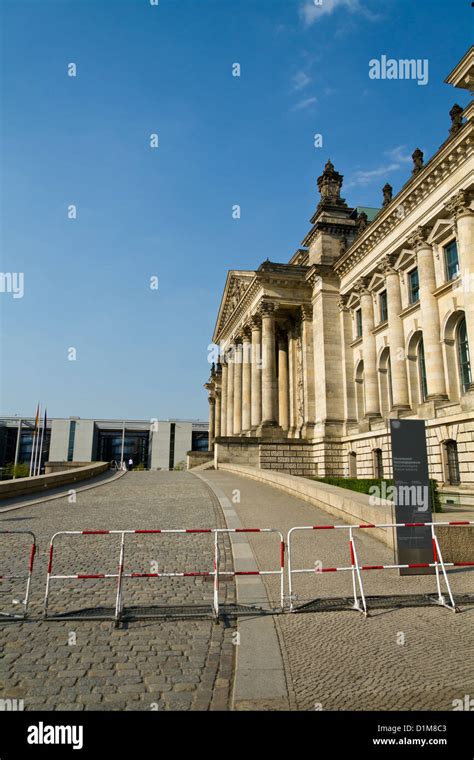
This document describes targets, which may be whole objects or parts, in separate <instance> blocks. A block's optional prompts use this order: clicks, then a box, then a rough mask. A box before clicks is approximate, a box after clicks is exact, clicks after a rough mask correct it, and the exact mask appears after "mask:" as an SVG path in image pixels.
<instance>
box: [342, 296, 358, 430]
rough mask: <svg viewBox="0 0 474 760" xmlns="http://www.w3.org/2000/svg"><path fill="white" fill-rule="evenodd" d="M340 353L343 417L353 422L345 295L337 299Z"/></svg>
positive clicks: (350, 336)
mask: <svg viewBox="0 0 474 760" xmlns="http://www.w3.org/2000/svg"><path fill="white" fill-rule="evenodd" d="M338 306H339V317H340V328H341V353H342V386H343V394H344V419H345V420H349V421H352V422H354V421H355V420H356V419H357V413H356V403H355V387H354V377H353V375H354V360H353V355H352V349H351V347H350V344H351V343H352V325H351V320H350V318H349V309H348V307H347V296H341V297H340V299H339V301H338Z"/></svg>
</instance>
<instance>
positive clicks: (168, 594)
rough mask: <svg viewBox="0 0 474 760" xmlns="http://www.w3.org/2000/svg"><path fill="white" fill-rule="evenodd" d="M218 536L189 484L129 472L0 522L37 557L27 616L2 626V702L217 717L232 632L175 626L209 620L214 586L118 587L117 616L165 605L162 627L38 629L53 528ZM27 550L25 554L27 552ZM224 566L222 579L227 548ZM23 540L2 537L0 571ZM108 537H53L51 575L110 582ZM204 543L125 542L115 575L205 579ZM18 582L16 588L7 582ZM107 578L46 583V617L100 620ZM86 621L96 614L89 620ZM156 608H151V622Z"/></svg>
mask: <svg viewBox="0 0 474 760" xmlns="http://www.w3.org/2000/svg"><path fill="white" fill-rule="evenodd" d="M185 527H188V528H204V527H205V528H210V527H225V524H224V522H223V516H222V513H221V511H220V507H219V505H218V501H217V500H216V499H215V497H214V495H213V494H212V493H210V491H209V490H208V488H207V487H206V486H205V485H204V484H203V483H202V482H201V481H199V480H198V479H197V478H195V477H194V476H193V475H190V474H188V473H179V472H174V473H173V472H171V473H168V472H136V473H135V472H131V473H127V475H126V476H125V477H123V478H121V479H119V480H118V481H115V482H114V483H111V484H108V485H104V486H101V487H100V488H96V489H93V490H89V491H84V492H82V493H78V494H77V502H76V503H69V500H68V498H63V499H60V500H57V501H51V502H46V503H44V504H39V505H32V506H29V507H25V508H23V509H20V510H16V511H14V512H10V513H4V514H3V515H0V530H1V529H3V530H5V529H10V530H13V529H16V530H20V529H21V530H32V531H34V533H35V534H36V539H37V543H38V546H39V549H40V551H39V555H38V556H37V560H36V564H35V572H34V577H33V583H32V592H31V598H30V618H31V619H28V620H26V621H14V622H11V621H8V622H7V621H0V652H1V655H2V657H1V659H0V699H9V698H10V699H23V700H24V709H25V710H28V709H38V710H61V709H63V710H84V709H93V710H151V709H158V710H170V709H176V710H189V709H195V710H207V709H213V710H216V709H227V707H228V705H229V693H230V688H231V678H232V667H233V650H234V646H233V644H232V633H233V629H232V627H231V626H227V627H225V626H224V625H223V624H222V623H221V624H220V625H216V624H215V623H214V622H213V621H212V620H211V619H210V616H209V617H208V618H207V619H206V618H205V617H204V616H201V617H200V618H198V619H196V618H193V619H183V614H181V613H182V612H183V611H187V610H189V608H191V607H193V608H194V609H195V608H196V607H198V608H200V609H205V611H206V614H207V613H208V612H210V610H211V599H212V583H209V582H207V579H203V578H196V579H195V578H173V579H156V578H154V579H127V580H125V581H124V605H125V611H127V609H133V608H136V607H143V606H149V605H152V607H153V608H156V606H157V605H160V606H165V607H168V608H170V607H172V608H173V615H174V617H173V618H172V619H166V620H164V619H153V620H140V619H139V620H133V621H130V622H124V623H122V624H121V627H120V628H119V629H114V627H113V623H112V622H111V621H101V620H85V619H73V620H71V619H69V620H67V621H66V620H60V619H59V620H58V619H56V620H47V621H43V620H41V615H42V603H43V595H44V587H45V578H46V566H47V551H48V545H49V541H50V538H51V536H52V535H53V533H55V532H56V531H61V530H87V529H88V530H105V529H113V528H115V529H140V528H142V529H143V528H185ZM25 548H26V551H25ZM221 551H222V557H223V564H224V565H225V566H226V569H230V568H231V567H232V565H231V553H230V545H229V543H228V540H227V539H224V540H223V541H222V547H221ZM27 554H28V548H27V546H26V543H25V541H24V539H21V538H16V537H5V536H0V567H1V568H2V569H1V570H0V572H1V573H2V574H5V575H6V574H12V573H15V572H18V571H20V569H21V570H23V569H24V566H23V567H22V565H21V563H20V558H21V561H22V562H23V560H24V558H25V556H26V557H27ZM118 558H119V537H118V536H108V535H103V536H73V537H67V536H61V537H59V538H58V539H57V542H56V541H55V553H54V566H53V572H54V573H55V574H76V573H92V574H93V573H116V572H117V570H116V568H117V566H118ZM212 563H213V551H212V539H211V537H210V536H209V535H205V534H186V535H174V536H163V535H152V536H143V535H135V536H127V537H126V543H125V572H145V573H147V572H157V571H158V572H179V571H183V570H186V571H188V570H189V571H197V570H201V571H204V570H211V569H212ZM15 583H16V582H15ZM21 588H22V587H21V586H20V585H18V584H16V585H13V586H12V585H10V584H8V583H4V584H3V585H2V587H1V590H0V609H2V610H5V609H10V608H11V607H10V606H11V603H12V600H13V599H14V598H15V597H16V598H17V599H21V598H22V596H21ZM115 588H116V581H115V579H105V580H104V579H101V580H61V581H59V580H56V581H52V585H51V598H50V604H49V612H50V613H51V614H52V615H55V614H66V613H77V614H79V613H81V614H82V613H83V612H84V610H87V609H89V610H92V612H93V613H94V614H95V612H97V610H99V611H102V612H109V611H110V610H112V609H113V607H114V604H115ZM234 593H235V592H234V583H233V581H232V582H226V583H223V584H222V586H221V600H222V602H224V603H225V602H228V603H232V602H233V601H234ZM94 611H95V612H94ZM156 611H157V610H156V609H155V612H156Z"/></svg>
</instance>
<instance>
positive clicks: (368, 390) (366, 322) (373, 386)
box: [356, 277, 380, 417]
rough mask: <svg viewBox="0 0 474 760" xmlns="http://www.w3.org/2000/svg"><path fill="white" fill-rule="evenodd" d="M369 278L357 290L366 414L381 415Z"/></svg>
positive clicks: (364, 278)
mask: <svg viewBox="0 0 474 760" xmlns="http://www.w3.org/2000/svg"><path fill="white" fill-rule="evenodd" d="M367 283H368V278H366V277H363V278H361V279H360V280H359V281H358V283H357V285H356V290H357V291H358V293H359V298H360V307H361V310H362V356H363V359H364V390H365V416H366V417H379V416H380V398H379V384H378V378H377V353H376V346H375V335H374V334H373V329H374V301H373V298H372V293H371V292H370V290H369V289H368V287H367Z"/></svg>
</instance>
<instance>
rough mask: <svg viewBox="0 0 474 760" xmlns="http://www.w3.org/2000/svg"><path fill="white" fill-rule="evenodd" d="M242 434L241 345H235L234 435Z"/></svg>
mask: <svg viewBox="0 0 474 760" xmlns="http://www.w3.org/2000/svg"><path fill="white" fill-rule="evenodd" d="M241 432H242V343H236V344H235V354H234V426H233V433H234V435H240V433H241Z"/></svg>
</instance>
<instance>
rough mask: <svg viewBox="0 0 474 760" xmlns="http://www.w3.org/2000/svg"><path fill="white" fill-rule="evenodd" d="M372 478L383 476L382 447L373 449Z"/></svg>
mask: <svg viewBox="0 0 474 760" xmlns="http://www.w3.org/2000/svg"><path fill="white" fill-rule="evenodd" d="M373 457H374V478H383V458H382V449H374V451H373Z"/></svg>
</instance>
